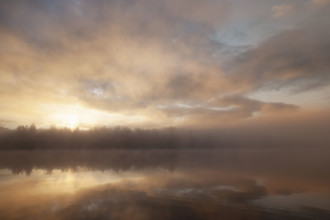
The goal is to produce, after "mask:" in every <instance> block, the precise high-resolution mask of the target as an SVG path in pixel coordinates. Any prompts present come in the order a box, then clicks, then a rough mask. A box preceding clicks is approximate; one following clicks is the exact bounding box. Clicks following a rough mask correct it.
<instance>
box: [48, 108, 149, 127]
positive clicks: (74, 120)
mask: <svg viewBox="0 0 330 220" xmlns="http://www.w3.org/2000/svg"><path fill="white" fill-rule="evenodd" d="M44 110H45V112H49V113H48V114H46V115H45V116H44V121H45V127H48V126H50V125H56V126H57V127H66V128H69V129H71V130H74V129H76V128H79V129H86V130H88V129H90V128H92V127H95V126H97V125H103V126H117V125H130V124H136V123H142V122H145V121H147V118H146V117H144V116H142V115H125V114H120V113H108V112H103V111H99V110H96V109H90V108H86V107H84V106H81V105H60V104H56V105H55V104H54V105H47V106H45V109H44Z"/></svg>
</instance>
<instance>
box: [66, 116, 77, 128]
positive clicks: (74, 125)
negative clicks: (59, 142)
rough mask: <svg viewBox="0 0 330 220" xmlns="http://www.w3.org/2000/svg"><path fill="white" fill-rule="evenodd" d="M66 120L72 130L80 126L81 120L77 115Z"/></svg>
mask: <svg viewBox="0 0 330 220" xmlns="http://www.w3.org/2000/svg"><path fill="white" fill-rule="evenodd" d="M65 120H66V121H67V122H66V124H67V125H68V127H69V128H70V129H71V130H73V129H75V128H77V126H78V124H79V120H78V116H77V115H68V116H67V118H66V119H65Z"/></svg>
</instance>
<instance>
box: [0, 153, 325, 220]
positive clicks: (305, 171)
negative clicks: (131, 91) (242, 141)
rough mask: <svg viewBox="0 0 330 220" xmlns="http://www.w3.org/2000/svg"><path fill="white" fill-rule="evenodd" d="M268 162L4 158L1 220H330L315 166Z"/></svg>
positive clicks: (194, 157) (225, 157)
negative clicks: (200, 217) (97, 219)
mask: <svg viewBox="0 0 330 220" xmlns="http://www.w3.org/2000/svg"><path fill="white" fill-rule="evenodd" d="M271 154H272V155H276V156H277V157H278V158H280V157H279V155H280V154H282V153H278V152H277V153H276V152H272V153H271ZM240 155H244V158H245V159H244V158H243V157H240ZM267 155H268V152H263V153H258V155H256V152H252V151H251V152H250V154H248V153H246V152H244V154H240V153H238V152H236V153H235V152H234V151H180V152H178V151H136V152H132V151H130V152H128V151H127V152H126V151H118V152H115V151H89V152H78V151H76V152H75V151H72V152H70V151H65V152H61V151H49V152H47V151H40V152H38V151H36V152H34V153H32V152H26V153H25V152H7V153H6V152H2V153H1V155H0V156H1V158H0V159H2V160H1V162H0V168H1V169H0V189H1V190H0V211H1V212H0V219H16V218H17V219H29V218H31V219H35V218H37V217H38V218H40V219H86V218H87V219H90V218H92V219H93V218H100V219H107V218H110V219H127V218H129V217H132V216H133V219H154V218H157V219H195V218H196V216H202V219H204V218H206V219H218V217H219V216H225V218H226V219H245V217H246V216H250V218H251V219H260V218H259V217H258V216H264V217H265V218H268V217H272V218H278V219H306V218H307V219H315V218H317V219H327V218H328V217H329V216H330V200H329V198H330V188H329V183H330V180H329V178H328V177H327V176H326V175H321V173H320V171H322V169H320V167H319V166H318V165H317V163H316V161H314V162H315V163H314V166H315V167H313V166H311V165H312V164H309V165H308V166H307V167H306V166H304V164H303V163H301V161H300V157H298V158H295V157H291V158H290V160H289V161H290V162H289V163H290V164H291V166H286V165H288V164H287V162H284V161H282V166H281V165H279V164H278V163H277V164H276V165H274V164H273V163H274V162H277V159H276V161H271V160H270V159H269V158H268V157H267ZM312 156H313V155H312V153H310V155H309V157H310V158H312ZM11 158H13V159H15V161H16V163H11ZM27 158H29V160H27ZM46 158H47V159H46ZM82 158H83V159H84V160H82ZM206 158H207V160H206ZM265 158H268V161H269V162H266V161H265V160H264V159H265ZM318 158H319V157H318ZM17 159H18V160H17ZM282 159H283V158H282ZM17 161H21V164H19V163H17ZM299 161H300V162H299ZM304 161H305V162H306V159H304ZM31 162H32V163H31ZM260 162H262V163H263V166H259V165H260ZM324 163H325V161H323V163H321V165H324ZM31 164H34V165H32V166H31ZM31 167H32V168H31ZM315 170H318V172H319V173H316V172H315ZM293 171H294V172H293ZM324 172H325V173H326V172H327V167H324ZM325 173H323V174H325ZM174 207H175V208H174ZM242 213H244V215H243V214H242ZM86 216H87V217H86ZM262 219H263V218H262Z"/></svg>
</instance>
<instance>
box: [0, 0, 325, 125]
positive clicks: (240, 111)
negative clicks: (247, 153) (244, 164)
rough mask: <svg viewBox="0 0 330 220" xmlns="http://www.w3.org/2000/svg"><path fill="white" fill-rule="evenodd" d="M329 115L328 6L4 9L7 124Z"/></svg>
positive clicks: (1, 48)
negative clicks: (310, 112)
mask: <svg viewBox="0 0 330 220" xmlns="http://www.w3.org/2000/svg"><path fill="white" fill-rule="evenodd" d="M329 108H330V1H329V0H286V1H284V0H278V1H270V0H269V1H268V0H266V1H265V0H227V1H226V0H203V1H198V0H164V1H160V0H159V1H155V0H137V1H130V0H108V1H106V0H57V1H51V0H18V1H10V0H5V1H1V2H0V109H1V111H0V126H3V127H16V126H17V125H20V124H31V123H35V124H36V125H37V126H38V127H49V126H50V125H52V124H55V125H57V126H60V127H61V126H67V127H71V128H74V127H77V126H79V127H93V126H103V125H106V126H114V125H124V126H143V127H163V126H196V127H213V126H222V125H227V124H228V125H229V124H235V123H239V122H242V121H244V122H246V121H248V122H249V121H253V120H257V119H258V118H265V117H271V118H273V119H274V118H275V119H277V118H281V117H282V116H283V115H285V118H286V119H287V118H288V117H289V118H290V116H291V115H292V116H293V117H295V115H297V114H300V113H303V114H304V112H308V111H311V110H313V111H314V110H317V111H322V112H329Z"/></svg>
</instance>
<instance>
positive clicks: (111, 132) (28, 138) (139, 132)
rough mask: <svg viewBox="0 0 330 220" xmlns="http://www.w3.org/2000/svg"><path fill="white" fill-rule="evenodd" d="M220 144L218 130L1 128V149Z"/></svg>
mask: <svg viewBox="0 0 330 220" xmlns="http://www.w3.org/2000/svg"><path fill="white" fill-rule="evenodd" d="M219 146H220V138H219V137H217V136H216V135H215V134H214V133H208V132H197V131H188V130H179V129H176V128H172V127H170V128H164V129H130V128H126V127H114V128H107V127H101V128H94V129H91V130H79V129H75V130H70V129H68V128H56V127H51V128H49V129H37V128H36V126H35V125H31V126H18V127H17V129H16V130H10V129H1V130H0V149H1V150H33V149H38V150H40V149H72V150H73V149H116V150H119V149H125V150H127V149H188V148H189V149H194V148H215V147H219Z"/></svg>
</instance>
